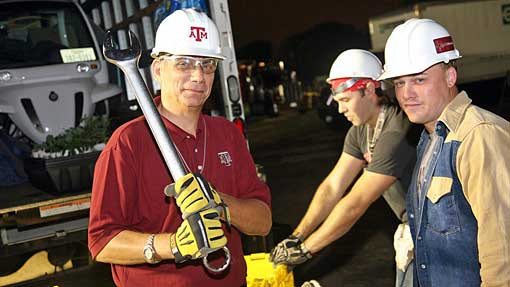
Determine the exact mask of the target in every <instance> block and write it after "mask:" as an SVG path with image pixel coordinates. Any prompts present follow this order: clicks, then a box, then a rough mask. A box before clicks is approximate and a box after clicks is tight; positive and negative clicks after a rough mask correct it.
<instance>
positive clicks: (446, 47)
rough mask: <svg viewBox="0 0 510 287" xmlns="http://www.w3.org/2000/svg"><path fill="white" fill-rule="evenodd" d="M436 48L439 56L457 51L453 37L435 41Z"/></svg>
mask: <svg viewBox="0 0 510 287" xmlns="http://www.w3.org/2000/svg"><path fill="white" fill-rule="evenodd" d="M434 46H436V53H438V54H441V53H444V52H448V51H453V50H455V45H454V44H453V39H452V37H451V36H447V37H442V38H437V39H434Z"/></svg>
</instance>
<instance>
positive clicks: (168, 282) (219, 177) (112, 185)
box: [88, 99, 270, 287]
mask: <svg viewBox="0 0 510 287" xmlns="http://www.w3.org/2000/svg"><path fill="white" fill-rule="evenodd" d="M156 103H159V99H156ZM163 121H164V124H165V126H166V128H167V130H168V131H169V132H170V134H171V137H172V140H173V141H174V142H175V144H176V146H177V148H178V149H179V151H180V152H181V154H182V156H183V157H184V159H185V161H186V163H187V165H188V166H189V168H190V169H191V170H192V171H193V172H199V171H200V169H199V166H202V175H203V176H205V178H207V179H208V180H209V181H210V182H211V183H212V184H213V185H214V186H215V187H216V189H217V190H218V191H220V192H223V193H226V194H229V195H232V196H235V197H237V198H255V199H259V200H261V201H263V202H265V203H266V204H268V206H270V194H269V189H268V187H267V186H266V185H265V184H264V183H263V182H261V181H260V180H259V179H258V177H257V174H256V170H255V164H254V162H253V159H252V157H251V155H250V153H249V151H248V149H247V145H246V141H245V139H244V137H243V136H242V135H241V133H240V132H239V130H238V129H237V128H236V127H235V125H234V124H233V123H231V122H229V121H228V120H226V119H224V118H221V117H210V116H207V115H201V116H200V119H199V121H198V130H197V135H196V137H194V136H192V135H190V134H188V133H186V132H185V131H183V130H181V129H180V128H178V127H177V126H175V125H174V124H173V123H171V122H170V121H168V120H166V119H165V118H163ZM204 152H205V160H204ZM172 182H173V180H172V178H171V176H170V174H169V173H168V171H167V169H166V167H165V165H164V162H163V159H162V157H161V155H160V153H159V150H158V148H157V145H156V142H155V141H154V139H153V137H152V135H151V134H150V131H149V128H148V125H147V122H146V121H145V118H144V117H139V118H137V119H134V120H132V121H130V122H128V123H126V124H124V125H122V126H121V127H119V128H118V129H117V130H116V131H115V132H114V133H113V135H112V137H111V138H110V140H109V141H108V143H107V145H106V147H105V149H104V151H103V152H102V153H101V155H100V157H99V159H98V161H97V163H96V167H95V172H94V184H93V188H92V200H91V206H90V224H89V236H88V237H89V240H88V244H89V249H90V252H91V254H92V257H93V258H95V257H96V256H97V254H98V253H99V252H100V251H101V250H102V249H103V248H104V246H105V245H106V244H107V243H108V242H109V241H110V240H111V239H112V238H114V237H115V236H116V235H117V234H118V233H119V232H121V231H123V230H131V231H137V232H144V233H167V232H176V231H177V228H178V227H179V225H180V224H181V222H182V219H181V213H180V211H179V208H178V207H177V205H176V204H175V200H174V199H169V198H167V197H166V196H165V195H164V193H163V190H164V188H165V186H167V185H168V184H170V183H172ZM254 216H256V215H254ZM223 229H224V231H225V234H226V236H227V239H228V243H227V247H228V248H229V250H230V252H231V254H232V262H231V264H230V267H229V269H227V271H225V272H223V273H221V274H211V273H209V272H208V271H207V270H206V269H205V268H204V267H203V265H202V260H195V261H188V262H185V263H183V264H175V263H174V261H173V260H165V261H163V262H161V263H160V264H157V265H149V264H140V265H115V264H112V276H113V279H114V281H115V283H116V284H117V285H119V286H123V287H126V286H241V285H242V284H245V277H246V264H245V261H244V258H243V254H242V245H241V238H240V233H239V231H238V230H237V229H236V228H234V227H232V228H230V229H228V228H227V227H225V225H224V228H223ZM141 249H142V248H141V246H140V252H141ZM215 254H217V255H219V256H217V257H219V258H213V257H214V256H210V257H208V259H210V260H209V262H210V265H212V266H220V265H222V264H223V262H224V258H223V256H221V254H222V251H218V252H217V253H215Z"/></svg>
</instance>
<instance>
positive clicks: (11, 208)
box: [0, 183, 90, 215]
mask: <svg viewBox="0 0 510 287" xmlns="http://www.w3.org/2000/svg"><path fill="white" fill-rule="evenodd" d="M80 199H90V189H86V190H82V191H80V192H74V193H65V194H60V195H52V194H49V193H46V192H44V191H42V190H40V189H37V188H35V187H34V186H32V185H31V184H29V183H26V184H21V185H16V186H13V187H2V190H1V191H0V215H4V214H8V213H12V212H19V211H23V210H27V209H32V208H40V207H45V206H51V205H56V204H62V203H66V202H73V201H76V200H80Z"/></svg>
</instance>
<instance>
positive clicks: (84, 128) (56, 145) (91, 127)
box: [34, 116, 110, 155]
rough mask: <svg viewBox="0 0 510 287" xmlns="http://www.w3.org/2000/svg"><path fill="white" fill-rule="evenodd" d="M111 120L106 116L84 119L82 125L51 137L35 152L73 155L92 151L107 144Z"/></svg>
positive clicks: (36, 148)
mask: <svg viewBox="0 0 510 287" xmlns="http://www.w3.org/2000/svg"><path fill="white" fill-rule="evenodd" d="M109 128H110V119H109V118H108V117H106V116H91V117H84V118H82V119H81V121H80V125H79V126H77V127H74V128H70V129H67V130H65V131H64V132H63V133H62V134H60V135H58V136H52V135H49V136H48V137H47V138H46V142H44V143H42V144H36V145H35V146H34V150H36V151H37V150H42V151H44V152H47V153H59V152H61V153H63V154H65V153H66V152H67V153H68V154H67V155H73V154H78V153H83V152H87V151H90V150H91V149H92V148H93V147H94V146H95V145H96V144H99V143H105V142H106V141H107V140H108V137H109Z"/></svg>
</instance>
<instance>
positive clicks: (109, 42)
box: [103, 30, 142, 66]
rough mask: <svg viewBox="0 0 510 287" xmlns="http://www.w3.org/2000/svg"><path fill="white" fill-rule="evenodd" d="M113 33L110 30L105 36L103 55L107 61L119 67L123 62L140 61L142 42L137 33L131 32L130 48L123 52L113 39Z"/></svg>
mask: <svg viewBox="0 0 510 287" xmlns="http://www.w3.org/2000/svg"><path fill="white" fill-rule="evenodd" d="M112 33H113V32H112V31H111V30H108V31H106V34H105V39H104V42H103V55H104V57H105V58H106V60H107V61H108V62H110V63H112V64H114V65H117V66H119V65H120V64H121V62H124V61H130V60H133V59H137V60H138V59H139V58H140V55H141V53H142V52H141V51H142V49H141V45H140V41H139V40H138V38H137V37H136V35H135V33H133V32H132V31H131V30H129V44H130V45H129V47H128V48H127V49H123V50H121V49H120V48H119V45H118V44H117V43H116V42H115V40H114V39H113V35H112Z"/></svg>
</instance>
